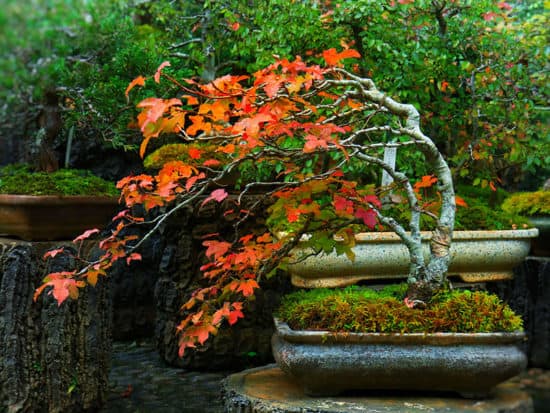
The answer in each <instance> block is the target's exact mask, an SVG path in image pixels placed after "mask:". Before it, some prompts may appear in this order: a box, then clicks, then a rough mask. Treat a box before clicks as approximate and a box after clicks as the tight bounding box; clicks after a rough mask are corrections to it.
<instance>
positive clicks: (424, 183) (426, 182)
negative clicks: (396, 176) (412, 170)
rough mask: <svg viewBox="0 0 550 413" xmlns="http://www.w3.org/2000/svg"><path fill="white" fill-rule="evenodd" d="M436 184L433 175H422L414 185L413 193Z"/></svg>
mask: <svg viewBox="0 0 550 413" xmlns="http://www.w3.org/2000/svg"><path fill="white" fill-rule="evenodd" d="M436 182H437V178H436V177H435V176H434V175H424V176H423V177H422V179H421V180H420V181H418V182H416V183H415V184H414V189H415V191H418V190H419V189H420V188H430V187H432V186H433V184H435V183H436Z"/></svg>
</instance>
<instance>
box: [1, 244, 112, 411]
mask: <svg viewBox="0 0 550 413" xmlns="http://www.w3.org/2000/svg"><path fill="white" fill-rule="evenodd" d="M61 245H64V246H67V247H68V246H69V245H72V244H69V243H68V242H55V243H53V242H25V241H16V240H12V239H7V238H0V348H1V349H2V352H1V357H0V402H1V403H0V406H1V408H0V410H1V409H2V408H4V409H7V411H8V412H10V413H11V412H14V413H15V412H48V413H53V412H76V411H95V410H97V408H99V407H100V406H101V405H102V404H103V403H104V402H105V396H106V389H107V385H108V374H109V365H110V358H111V298H110V294H109V290H108V284H107V282H105V280H104V279H101V280H99V282H98V284H97V286H96V287H95V288H86V289H84V290H83V291H81V294H80V297H79V299H78V300H76V301H72V300H70V299H68V300H67V301H66V302H64V303H63V304H62V305H61V306H58V305H57V302H56V301H55V300H54V299H53V297H52V296H51V295H49V294H48V292H47V291H46V292H44V293H43V294H42V295H41V296H40V297H39V299H38V300H37V301H36V302H34V301H33V294H34V291H35V289H36V288H37V287H38V286H39V285H40V284H41V281H42V278H43V277H44V276H45V275H46V274H47V273H48V272H51V271H62V270H63V269H66V268H68V265H69V264H70V263H69V262H68V259H67V258H60V257H59V256H58V257H56V259H54V260H53V261H52V262H51V263H48V265H46V263H45V262H44V261H43V260H42V256H43V255H44V253H45V252H46V251H47V250H49V249H51V248H53V247H56V248H57V247H59V246H61ZM91 245H92V244H91V243H90V244H89V245H88V247H90V249H92V248H91ZM90 253H93V251H91V252H90Z"/></svg>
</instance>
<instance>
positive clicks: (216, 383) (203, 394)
mask: <svg viewBox="0 0 550 413" xmlns="http://www.w3.org/2000/svg"><path fill="white" fill-rule="evenodd" d="M112 366H113V367H112V370H111V374H110V376H109V377H110V391H109V394H108V397H107V404H106V405H105V407H104V408H103V409H102V410H100V413H136V412H143V413H165V412H168V413H170V412H189V413H191V412H193V413H203V412H204V413H222V412H224V407H223V402H222V399H221V394H222V384H221V383H222V379H224V378H225V377H226V375H227V373H226V372H219V373H208V372H196V371H190V370H185V369H179V368H174V367H170V366H166V364H165V363H164V362H163V361H162V360H161V358H160V357H159V355H158V353H157V352H156V350H155V348H154V342H153V340H144V341H138V342H115V343H114V345H113V361H112ZM510 383H512V384H513V386H512V387H511V388H513V389H514V390H513V392H518V391H520V390H525V391H527V392H528V393H529V394H531V395H532V396H533V401H534V406H535V413H547V412H549V411H550V370H541V369H531V370H529V371H527V372H525V373H523V374H522V375H520V376H518V377H516V378H514V379H513V380H511V381H510ZM128 386H131V391H128V390H129V389H128ZM284 389H285V388H284V387H280V389H278V391H284ZM386 395H387V394H386ZM227 396H228V393H227V392H226V397H227ZM371 396H374V397H379V396H381V394H380V393H371ZM402 397H404V396H403V395H402ZM236 400H237V399H236ZM241 401H242V402H243V403H246V400H244V399H241ZM335 401H338V399H336V400H335ZM403 403H414V402H413V401H412V400H403ZM243 406H245V405H243ZM481 406H483V405H481ZM405 407H407V406H405ZM233 411H235V410H233ZM237 411H239V410H237ZM248 411H249V410H248ZM280 411H283V410H280ZM288 411H293V410H288ZM294 411H295V410H294ZM384 411H385V410H380V412H384ZM386 411H387V410H386ZM390 411H391V410H390ZM402 411H404V412H407V411H409V410H402ZM426 411H428V412H429V411H430V410H426ZM239 412H242V413H244V412H247V410H246V407H243V410H241V411H239ZM300 412H301V413H304V411H300Z"/></svg>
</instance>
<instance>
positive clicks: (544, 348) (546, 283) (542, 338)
mask: <svg viewBox="0 0 550 413" xmlns="http://www.w3.org/2000/svg"><path fill="white" fill-rule="evenodd" d="M487 289H488V290H489V291H490V292H493V293H496V294H498V295H499V296H500V298H501V299H503V300H504V301H506V302H508V303H509V304H510V307H512V309H513V310H514V311H515V312H516V313H517V314H519V315H521V317H522V318H523V327H524V329H525V332H526V334H527V340H526V341H525V342H524V344H523V350H524V351H525V352H526V354H527V357H528V360H529V365H530V366H532V367H540V368H545V369H548V368H550V260H549V259H548V258H537V257H529V258H528V259H526V260H525V261H524V262H523V263H522V264H521V266H519V267H517V268H516V269H515V270H514V278H513V279H512V280H510V281H505V282H500V283H496V284H489V285H488V287H487Z"/></svg>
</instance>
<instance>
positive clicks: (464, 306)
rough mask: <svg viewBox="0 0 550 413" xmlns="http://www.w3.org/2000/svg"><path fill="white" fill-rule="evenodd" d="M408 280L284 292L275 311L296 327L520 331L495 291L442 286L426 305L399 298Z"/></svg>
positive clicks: (360, 330) (516, 318) (518, 321)
mask: <svg viewBox="0 0 550 413" xmlns="http://www.w3.org/2000/svg"><path fill="white" fill-rule="evenodd" d="M406 288H407V287H406V284H399V285H393V286H389V287H386V288H384V289H382V290H381V291H375V290H373V289H370V288H366V287H358V286H353V287H347V288H345V289H341V290H330V289H314V290H308V291H298V292H295V293H292V294H290V295H288V296H286V297H285V298H284V300H283V303H282V305H281V307H280V308H279V310H278V312H277V316H278V317H280V318H281V319H282V320H284V321H286V322H287V323H288V325H289V326H290V327H291V328H292V329H294V330H328V331H341V332H357V333H435V332H453V333H479V332H511V331H520V330H522V320H521V318H520V317H519V316H517V315H516V314H515V313H514V312H513V311H512V310H511V309H510V307H509V306H508V305H507V304H505V303H503V302H502V301H501V300H500V299H499V298H498V297H497V296H496V295H492V294H489V293H486V292H483V291H475V292H472V291H468V290H463V291H444V292H441V293H439V294H437V295H436V296H434V297H433V298H432V300H431V301H430V302H428V303H427V305H426V308H424V309H418V308H414V309H413V308H409V307H407V306H406V305H405V303H404V302H403V300H404V297H405V291H406Z"/></svg>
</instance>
